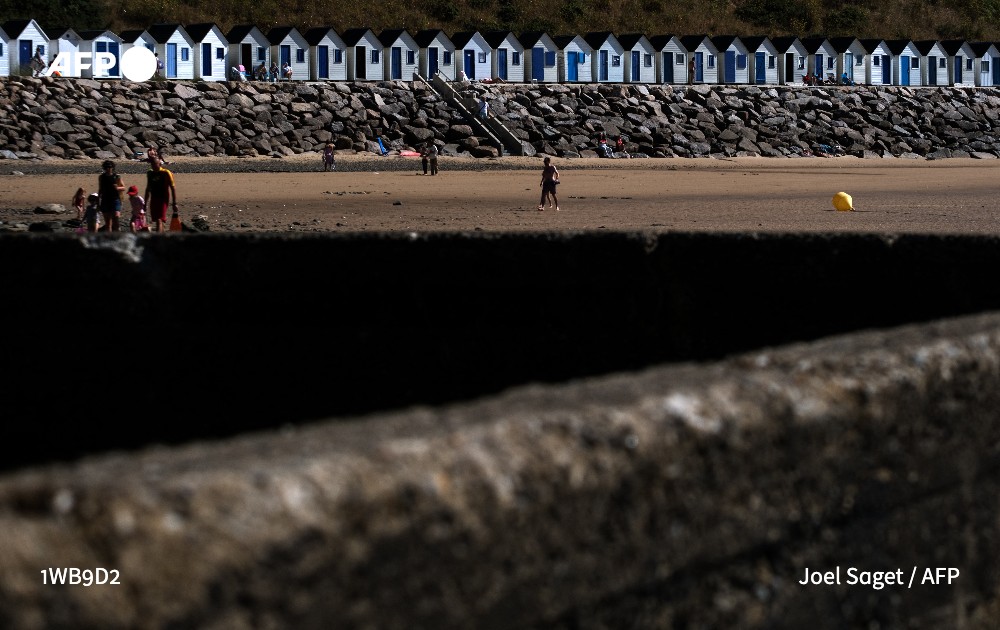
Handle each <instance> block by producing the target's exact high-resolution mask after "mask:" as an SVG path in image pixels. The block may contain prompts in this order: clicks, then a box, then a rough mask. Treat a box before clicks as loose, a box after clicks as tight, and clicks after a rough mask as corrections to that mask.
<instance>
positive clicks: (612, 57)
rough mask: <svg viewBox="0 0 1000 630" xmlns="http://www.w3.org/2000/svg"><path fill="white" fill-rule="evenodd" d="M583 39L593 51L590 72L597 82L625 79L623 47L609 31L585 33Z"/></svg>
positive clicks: (612, 81) (617, 81)
mask: <svg viewBox="0 0 1000 630" xmlns="http://www.w3.org/2000/svg"><path fill="white" fill-rule="evenodd" d="M583 39H585V40H586V41H587V43H588V44H590V47H591V48H593V50H594V52H593V54H592V55H591V61H592V63H591V65H592V66H593V67H592V68H591V72H592V73H593V76H594V81H596V82H598V83H622V82H623V81H625V59H624V58H625V49H624V48H623V47H622V45H621V42H619V41H618V38H617V37H615V36H614V34H613V33H611V32H610V31H596V32H591V33H587V34H586V35H584V36H583Z"/></svg>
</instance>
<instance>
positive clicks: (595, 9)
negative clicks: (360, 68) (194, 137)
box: [0, 0, 1000, 40]
mask: <svg viewBox="0 0 1000 630" xmlns="http://www.w3.org/2000/svg"><path fill="white" fill-rule="evenodd" d="M23 6H24V4H23V2H22V1H21V0H0V21H4V20H8V19H13V18H24V17H34V18H35V19H37V20H38V22H39V23H40V24H41V25H42V27H43V28H44V27H45V26H53V27H54V26H72V27H74V28H76V29H78V30H79V29H85V28H101V27H108V28H111V29H112V30H119V31H120V30H123V29H127V28H145V27H147V26H149V25H150V24H154V23H158V22H179V23H181V24H191V23H194V22H215V23H217V24H218V25H219V26H220V27H221V28H222V29H223V31H226V30H228V29H229V28H230V27H231V26H233V25H235V24H241V23H253V24H256V25H257V26H259V27H260V28H261V29H262V30H264V31H265V32H266V31H267V30H268V29H269V28H271V27H273V26H278V25H287V24H290V25H294V26H297V27H299V28H308V27H312V26H321V25H330V26H333V27H334V28H337V29H341V30H342V29H346V28H350V27H355V26H367V27H370V28H371V29H372V30H374V31H375V32H376V33H378V32H379V31H381V30H382V29H384V28H406V29H409V30H410V31H411V32H416V31H417V30H420V29H423V28H442V29H444V30H445V31H446V32H449V33H451V32H455V31H464V30H480V31H485V30H493V29H509V30H513V31H515V32H521V31H528V30H544V31H547V32H549V33H550V34H552V35H561V34H566V33H585V32H588V31H605V30H610V31H613V32H616V33H625V32H637V31H638V32H645V33H646V34H648V35H656V34H666V33H672V34H681V35H686V34H700V33H708V34H710V35H771V36H777V35H799V36H802V37H805V36H812V35H826V36H841V35H855V36H858V37H882V38H886V39H895V38H901V37H909V38H912V39H947V38H958V37H962V38H968V39H974V40H1000V0H882V1H880V2H875V3H872V2H868V1H867V0H428V1H426V2H412V1H411V0H376V1H375V2H322V1H320V0H213V1H212V2H206V1H204V0H36V1H35V2H32V3H31V9H30V10H29V11H28V12H27V13H26V12H25V10H24V9H22V8H21V7H23Z"/></svg>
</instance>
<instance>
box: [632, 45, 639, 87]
mask: <svg viewBox="0 0 1000 630" xmlns="http://www.w3.org/2000/svg"><path fill="white" fill-rule="evenodd" d="M630 80H631V81H638V80H639V51H638V50H633V51H632V78H631V79H630Z"/></svg>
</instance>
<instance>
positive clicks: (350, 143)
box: [0, 77, 1000, 159]
mask: <svg viewBox="0 0 1000 630" xmlns="http://www.w3.org/2000/svg"><path fill="white" fill-rule="evenodd" d="M460 87H461V92H462V93H463V94H464V95H465V96H468V97H475V98H478V97H479V96H485V97H486V98H487V100H488V101H489V102H490V105H491V107H490V111H491V112H492V113H493V115H495V116H497V117H498V118H499V119H500V120H501V121H503V123H504V124H505V125H506V126H507V127H508V128H510V129H511V131H512V132H513V133H514V134H515V135H516V136H517V137H519V138H520V139H521V140H522V142H523V144H524V147H525V150H526V152H527V154H529V155H530V154H533V153H545V154H549V155H557V156H561V157H577V156H585V157H596V153H595V152H594V149H595V139H596V136H597V134H598V133H599V132H602V131H603V132H604V133H605V134H606V135H608V136H609V137H611V138H613V137H614V136H616V135H618V134H620V133H621V134H626V135H627V136H628V137H629V144H628V149H629V150H630V151H631V152H633V153H637V154H642V155H648V156H651V157H672V156H680V157H705V156H711V155H714V156H736V155H763V156H775V157H780V156H800V155H804V154H807V153H813V154H815V152H817V151H819V150H821V149H823V148H824V147H831V148H833V147H837V146H839V147H841V148H842V149H843V150H844V151H846V152H848V153H851V154H854V155H858V156H863V157H891V156H901V157H914V158H915V157H928V158H945V157H970V156H972V157H979V158H987V159H988V158H995V157H997V155H998V154H1000V91H998V90H997V89H995V88H950V87H948V88H946V87H942V88H908V87H870V86H858V87H822V88H821V87H793V86H710V85H698V86H647V85H607V84H605V85H596V84H587V85H516V84H495V85H484V84H465V85H461V86H460ZM379 137H381V138H383V140H384V143H385V144H387V145H388V148H389V149H390V150H398V149H407V148H414V147H417V146H418V145H421V144H423V143H424V142H426V141H433V142H435V143H436V144H437V145H438V146H439V148H440V149H441V150H442V151H443V152H444V153H446V154H447V153H458V152H468V153H469V154H471V155H473V156H475V157H491V156H495V155H497V149H496V148H495V147H493V146H489V144H488V141H487V139H486V138H482V137H477V136H475V135H474V132H473V128H472V127H471V126H470V125H469V124H468V121H467V120H465V119H464V118H463V117H462V115H461V114H460V113H459V112H458V111H456V110H455V109H454V108H452V107H450V106H449V105H448V104H447V103H446V102H444V101H443V100H442V99H441V98H440V97H439V96H438V95H437V94H436V93H434V92H432V91H431V90H430V89H428V88H427V87H425V86H424V85H423V84H418V83H414V84H411V83H408V82H380V83H334V82H330V83H294V84H292V83H282V84H271V83H257V82H250V83H246V82H242V83H234V82H230V83H219V82H207V83H206V82H162V83H140V84H137V83H129V82H122V81H103V82H98V81H92V80H85V79H75V80H70V79H52V78H49V79H32V78H17V77H15V78H10V79H5V80H0V158H7V159H30V158H33V157H38V158H50V157H52V158H77V157H91V158H123V157H131V156H133V155H134V152H135V151H137V150H145V147H147V146H149V145H150V144H156V145H159V146H161V147H163V148H165V150H166V152H167V153H168V154H172V155H206V156H211V155H291V154H295V153H301V152H303V151H318V150H319V149H320V148H321V147H322V146H323V145H324V144H325V143H327V142H333V143H334V144H335V146H336V147H337V149H338V150H342V151H372V152H374V151H377V150H378V145H377V143H376V142H375V141H376V139H377V138H379Z"/></svg>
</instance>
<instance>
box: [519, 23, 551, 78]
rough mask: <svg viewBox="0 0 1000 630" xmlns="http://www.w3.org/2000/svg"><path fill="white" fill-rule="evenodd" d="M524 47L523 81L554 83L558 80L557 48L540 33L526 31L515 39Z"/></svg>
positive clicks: (547, 37) (549, 38) (548, 37)
mask: <svg viewBox="0 0 1000 630" xmlns="http://www.w3.org/2000/svg"><path fill="white" fill-rule="evenodd" d="M517 39H518V41H520V42H521V45H522V46H524V80H525V81H530V82H532V83H555V82H556V81H558V80H559V68H558V66H557V64H556V57H557V56H558V53H559V47H558V46H556V43H555V41H554V40H553V39H552V38H551V37H550V36H549V35H548V33H543V32H542V31H528V32H526V33H521V35H520V36H519V37H518V38H517Z"/></svg>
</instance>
